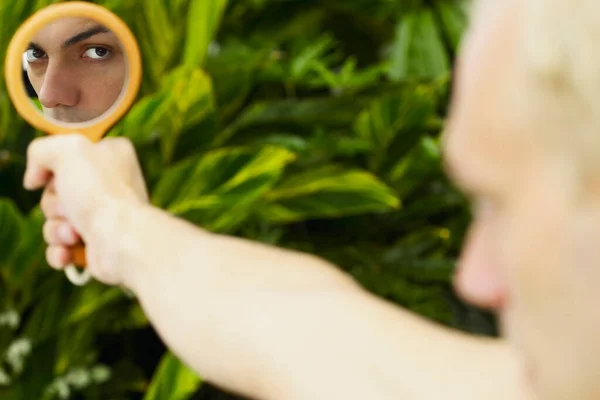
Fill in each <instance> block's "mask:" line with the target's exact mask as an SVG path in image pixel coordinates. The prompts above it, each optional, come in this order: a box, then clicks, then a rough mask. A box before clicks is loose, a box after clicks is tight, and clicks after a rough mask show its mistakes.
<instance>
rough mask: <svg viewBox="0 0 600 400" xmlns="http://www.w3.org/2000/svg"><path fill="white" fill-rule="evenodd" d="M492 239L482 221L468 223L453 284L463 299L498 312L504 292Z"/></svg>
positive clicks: (504, 300) (502, 302)
mask: <svg viewBox="0 0 600 400" xmlns="http://www.w3.org/2000/svg"><path fill="white" fill-rule="evenodd" d="M493 240H494V238H493V237H491V235H490V233H489V229H486V227H485V226H484V225H483V223H481V222H476V223H475V225H473V226H472V228H471V230H470V232H469V235H468V237H467V241H466V245H465V247H464V249H463V252H462V254H461V257H460V259H459V263H458V268H457V272H456V275H455V277H454V286H455V289H456V291H457V292H458V294H459V296H460V297H461V298H463V299H464V300H465V301H467V302H469V303H472V304H473V305H475V306H477V307H480V308H483V309H488V310H494V311H499V310H500V309H502V308H503V307H504V305H505V302H506V293H507V291H506V287H505V282H504V279H503V277H502V273H501V270H500V266H499V260H498V257H497V256H498V254H497V253H496V252H495V248H496V246H497V244H496V243H494V242H493Z"/></svg>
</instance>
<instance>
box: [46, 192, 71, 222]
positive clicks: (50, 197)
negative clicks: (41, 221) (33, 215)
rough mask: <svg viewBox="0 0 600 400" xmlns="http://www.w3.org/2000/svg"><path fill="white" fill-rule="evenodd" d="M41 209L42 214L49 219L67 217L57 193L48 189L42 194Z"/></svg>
mask: <svg viewBox="0 0 600 400" xmlns="http://www.w3.org/2000/svg"><path fill="white" fill-rule="evenodd" d="M40 208H41V209H42V213H43V214H44V216H45V217H46V218H48V219H50V218H58V217H65V215H64V212H63V210H62V208H61V206H60V204H59V202H58V196H57V195H56V193H55V192H54V193H53V192H52V191H50V190H48V189H46V190H44V193H42V199H41V200H40Z"/></svg>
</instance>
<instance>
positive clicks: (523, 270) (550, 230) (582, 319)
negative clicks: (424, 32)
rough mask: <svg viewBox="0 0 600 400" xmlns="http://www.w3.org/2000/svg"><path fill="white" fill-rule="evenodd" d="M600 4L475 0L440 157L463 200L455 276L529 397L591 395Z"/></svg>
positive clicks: (599, 365) (594, 387)
mask: <svg viewBox="0 0 600 400" xmlns="http://www.w3.org/2000/svg"><path fill="white" fill-rule="evenodd" d="M597 43H600V3H599V2H598V1H597V0H575V1H571V2H567V1H564V0H505V1H493V0H480V1H479V4H478V5H477V11H476V12H475V14H474V16H473V19H472V26H471V29H470V31H469V33H468V35H467V36H466V38H465V42H464V43H463V49H462V53H461V59H460V62H459V65H457V74H458V75H457V82H456V87H455V92H454V98H453V103H452V107H451V114H450V119H449V124H448V131H447V132H446V133H445V135H444V154H445V159H446V162H447V165H448V172H449V174H450V175H451V176H452V177H453V178H454V180H455V182H456V183H457V185H458V186H459V187H461V188H462V189H463V190H464V192H466V193H467V194H468V195H469V196H470V197H471V200H472V202H473V205H474V220H473V223H472V226H471V228H470V233H469V236H468V238H467V241H466V243H465V247H464V249H463V254H462V256H461V258H460V261H459V266H458V268H457V275H456V277H455V284H456V288H457V290H458V291H459V293H460V294H461V295H462V296H463V297H464V298H465V299H466V300H468V301H470V302H472V303H475V304H476V305H479V306H482V307H487V308H490V309H493V310H495V311H496V312H497V313H498V315H499V317H500V321H501V327H502V331H503V334H504V335H505V336H506V337H507V338H508V340H509V341H510V342H511V343H512V344H513V345H514V346H515V347H516V349H518V352H519V354H520V355H521V356H522V360H523V363H524V366H525V368H526V369H525V370H526V371H527V372H528V373H527V379H528V382H529V383H530V385H531V387H532V388H533V390H534V391H536V392H537V394H538V396H539V398H541V399H545V400H552V399H578V400H587V399H598V398H600V312H599V311H598V309H597V305H598V304H600V53H599V52H598V49H597Z"/></svg>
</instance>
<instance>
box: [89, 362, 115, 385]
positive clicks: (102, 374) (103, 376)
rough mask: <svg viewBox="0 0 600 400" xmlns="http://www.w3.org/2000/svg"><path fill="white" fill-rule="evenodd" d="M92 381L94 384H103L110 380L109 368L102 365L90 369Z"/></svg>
mask: <svg viewBox="0 0 600 400" xmlns="http://www.w3.org/2000/svg"><path fill="white" fill-rule="evenodd" d="M91 372H92V379H93V380H94V382H96V383H104V382H106V381H108V380H109V379H110V376H111V372H110V368H108V367H106V366H104V365H96V366H95V367H94V368H92V371H91Z"/></svg>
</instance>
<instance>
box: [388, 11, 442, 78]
mask: <svg viewBox="0 0 600 400" xmlns="http://www.w3.org/2000/svg"><path fill="white" fill-rule="evenodd" d="M449 70H450V61H449V58H448V54H446V49H445V48H444V44H443V41H442V39H441V36H440V33H439V30H438V27H437V25H436V23H435V19H434V16H433V12H432V11H431V10H430V9H420V10H417V11H414V12H411V13H408V14H406V15H405V16H404V17H403V18H402V19H401V20H400V22H399V23H398V25H397V27H396V38H395V42H394V45H393V49H392V65H391V66H390V70H389V77H390V78H391V79H392V80H395V81H399V80H404V79H407V78H438V77H440V76H442V75H446V74H448V72H449Z"/></svg>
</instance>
